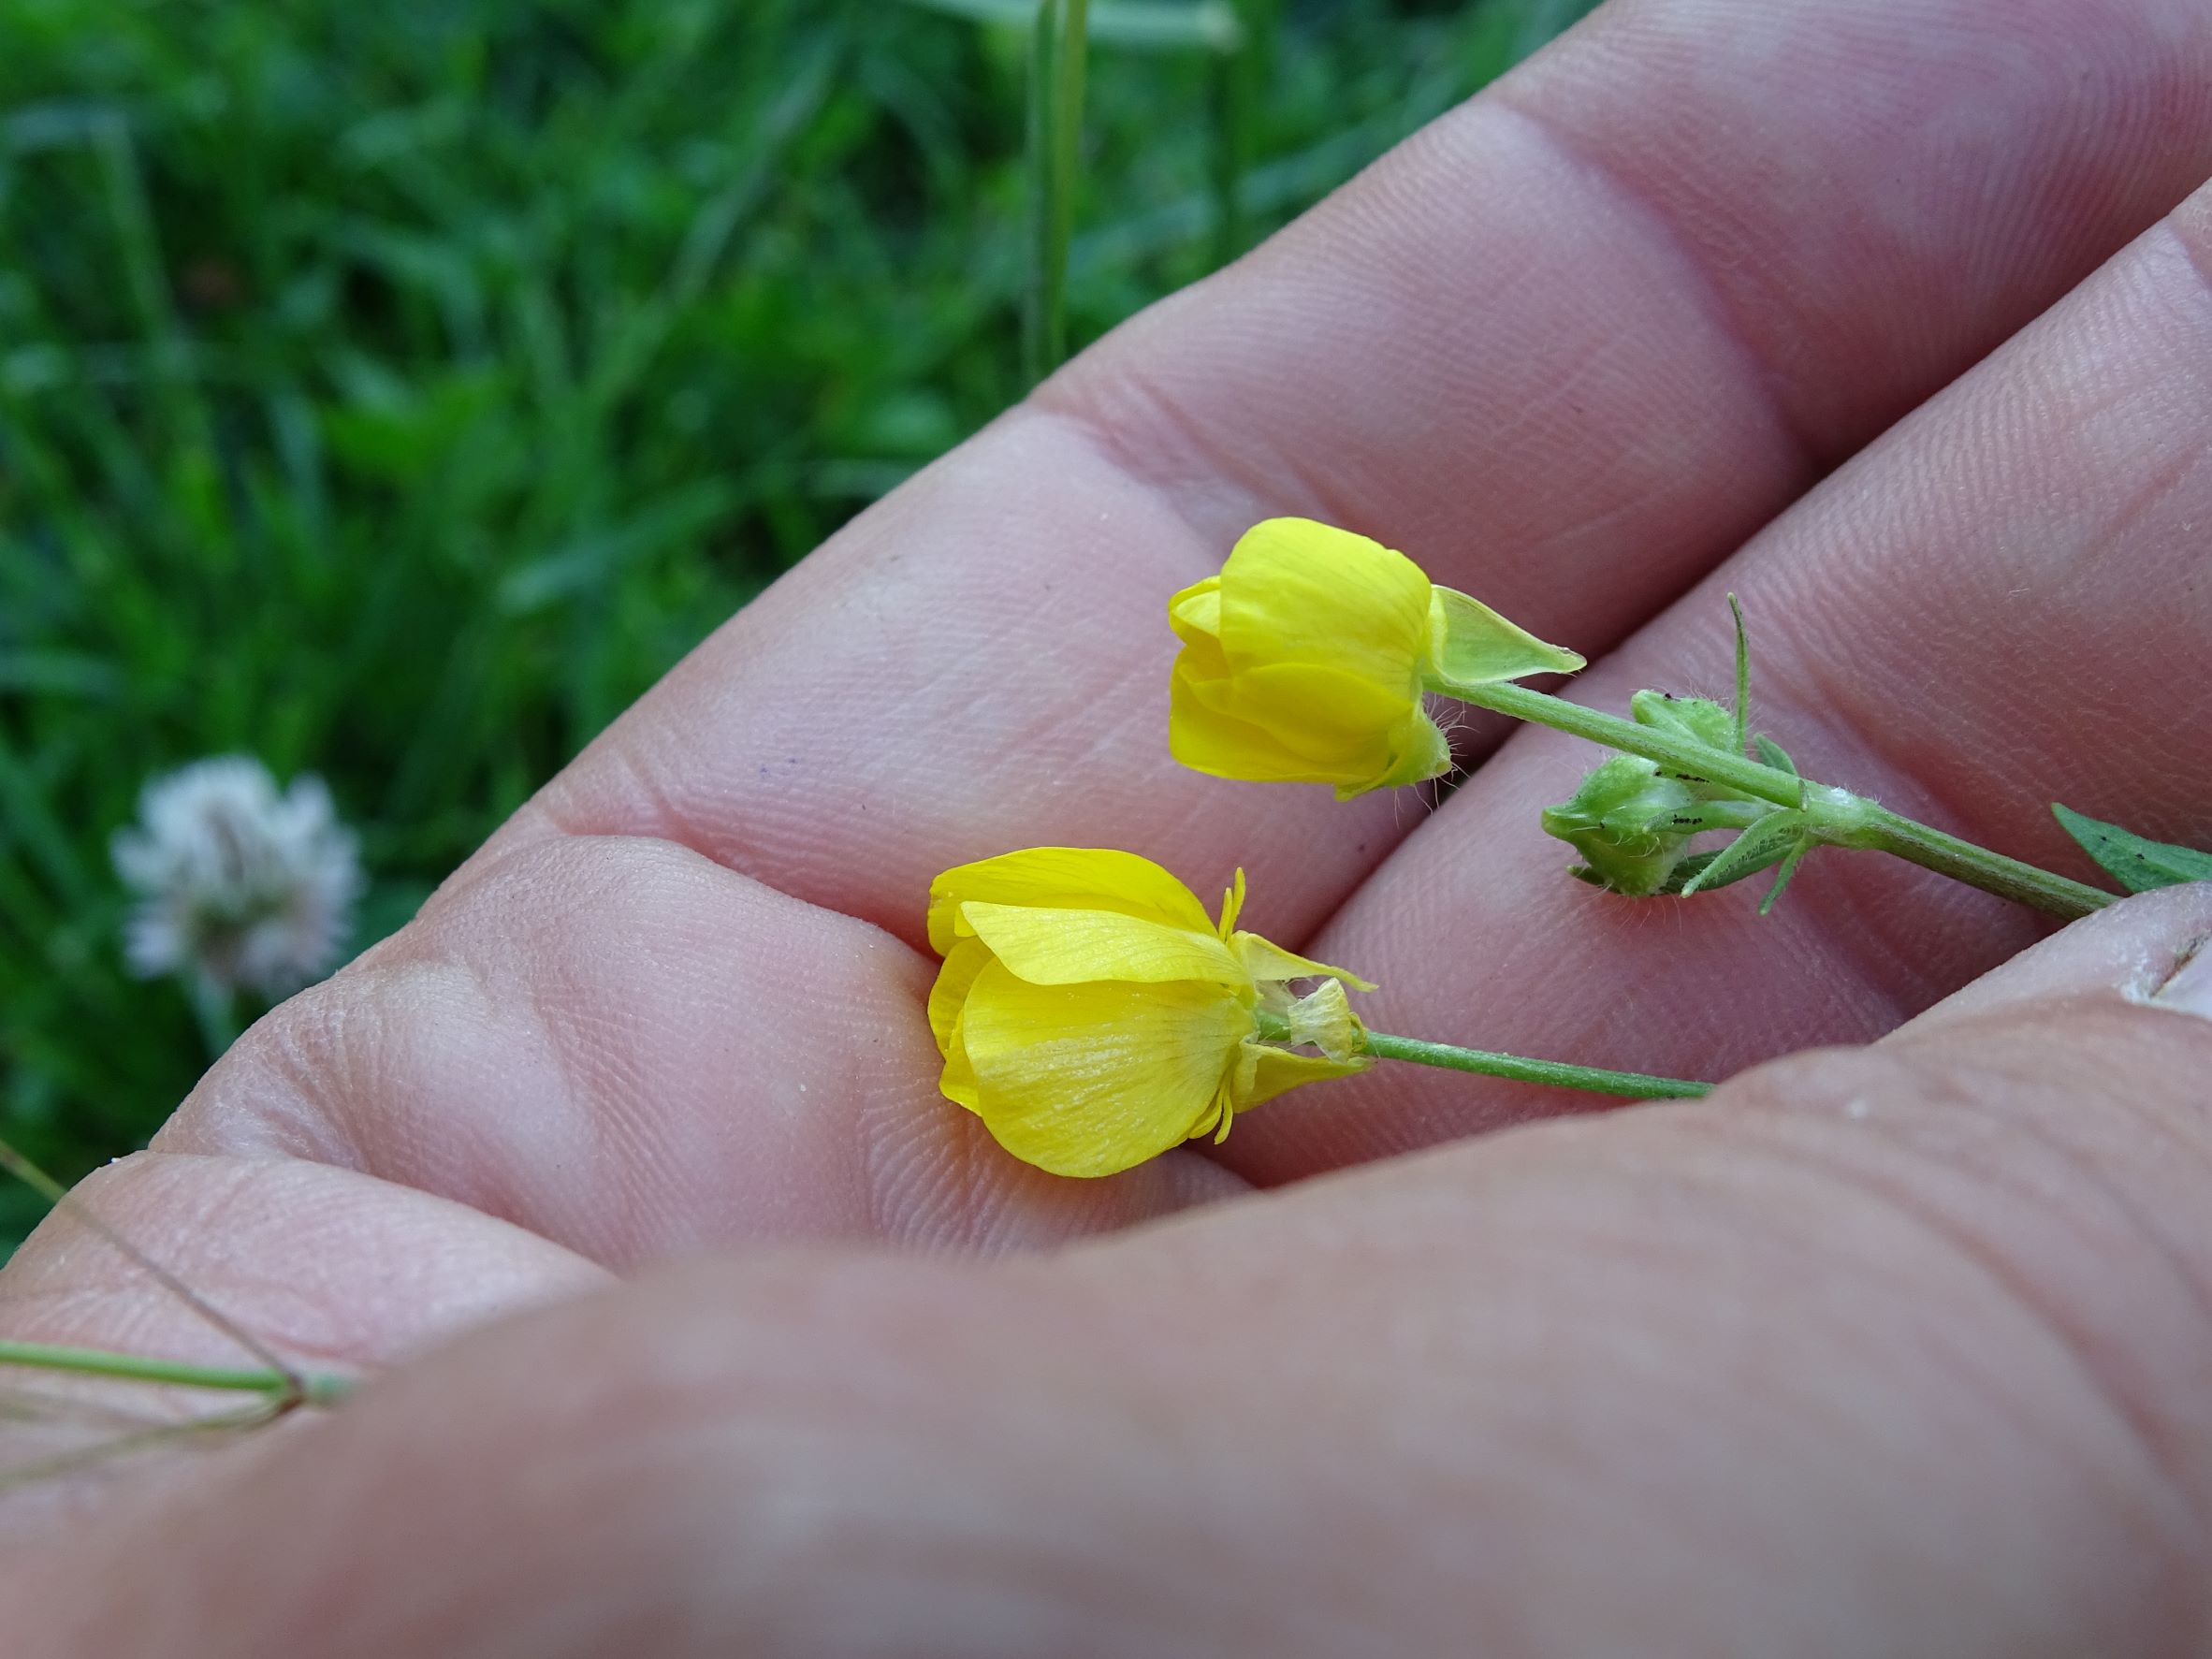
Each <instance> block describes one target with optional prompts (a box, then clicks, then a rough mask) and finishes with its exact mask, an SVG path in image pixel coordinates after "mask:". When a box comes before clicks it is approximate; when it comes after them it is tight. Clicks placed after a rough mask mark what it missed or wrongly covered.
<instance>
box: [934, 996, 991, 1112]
mask: <svg viewBox="0 0 2212 1659" xmlns="http://www.w3.org/2000/svg"><path fill="white" fill-rule="evenodd" d="M962 1024H963V1022H962V1021H960V1020H954V1021H953V1029H952V1033H951V1035H950V1036H949V1037H948V1038H947V1039H946V1041H945V1046H944V1055H945V1069H944V1070H943V1071H942V1072H941V1073H940V1074H939V1077H938V1080H937V1086H938V1090H939V1093H941V1094H942V1095H943V1096H944V1097H945V1099H948V1100H952V1101H954V1102H956V1103H957V1104H959V1105H962V1106H965V1107H967V1108H968V1111H970V1112H972V1113H975V1114H976V1115H977V1116H978V1117H981V1116H982V1094H981V1092H980V1091H979V1089H978V1087H977V1084H976V1080H975V1067H974V1065H973V1064H972V1063H971V1062H970V1061H969V1060H968V1039H967V1033H966V1032H964V1031H963V1030H962V1029H961V1026H962Z"/></svg>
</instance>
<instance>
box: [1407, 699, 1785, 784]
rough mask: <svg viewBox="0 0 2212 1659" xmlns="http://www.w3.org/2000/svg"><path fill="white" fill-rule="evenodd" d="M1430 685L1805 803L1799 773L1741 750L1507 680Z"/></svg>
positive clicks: (1684, 769)
mask: <svg viewBox="0 0 2212 1659" xmlns="http://www.w3.org/2000/svg"><path fill="white" fill-rule="evenodd" d="M1431 689H1432V690H1433V691H1442V692H1443V693H1444V694H1445V695H1446V696H1447V697H1456V698H1458V699H1459V700H1460V701H1461V702H1462V703H1467V704H1472V705H1473V706H1476V707H1477V708H1494V709H1496V710H1497V711H1498V712H1499V713H1500V714H1509V715H1511V716H1512V717H1513V718H1514V719H1515V720H1527V721H1529V722H1530V723H1532V724H1534V725H1538V726H1550V727H1551V728H1552V729H1553V730H1554V731H1560V732H1567V733H1571V734H1572V735H1575V736H1577V737H1587V738H1589V739H1590V741H1591V742H1593V743H1602V744H1604V745H1605V746H1606V747H1607V748H1608V749H1620V750H1622V751H1623V752H1624V753H1627V754H1640V755H1642V756H1643V757H1644V758H1645V759H1646V760H1652V761H1657V762H1658V763H1659V764H1661V765H1662V766H1665V767H1666V769H1667V770H1668V771H1669V772H1671V773H1674V774H1676V775H1677V776H1679V777H1682V778H1685V779H1689V780H1690V781H1691V782H1694V783H1724V784H1726V785H1727V786H1728V787H1729V788H1730V789H1733V790H1736V791H1738V792H1739V793H1743V794H1747V795H1752V796H1754V797H1756V798H1757V799H1759V800H1762V801H1772V802H1773V803H1774V804H1775V805H1776V806H1778V807H1802V806H1804V804H1805V791H1806V784H1805V780H1804V779H1802V778H1799V777H1798V776H1797V774H1795V773H1794V772H1784V771H1783V770H1782V769H1781V768H1780V767H1777V766H1763V765H1761V764H1759V763H1758V762H1757V761H1754V760H1746V759H1745V758H1743V757H1742V756H1740V755H1732V754H1728V753H1726V752H1725V751H1724V750H1722V749H1709V748H1708V747H1706V745H1704V744H1702V743H1693V742H1691V741H1690V740H1689V739H1687V738H1684V737H1676V736H1674V735H1671V734H1668V733H1666V732H1661V731H1658V730H1656V729H1655V728H1653V727H1651V726H1642V725H1638V724H1637V722H1636V721H1634V720H1623V719H1622V718H1621V717H1620V716H1619V715H1617V714H1602V713H1600V712H1599V711H1598V710H1596V709H1594V708H1584V707H1583V706H1581V705H1580V704H1579V703H1569V702H1568V701H1567V700H1566V699H1565V698H1564V697H1554V696H1551V695H1550V694H1549V693H1547V692H1544V691H1530V690H1529V689H1528V688H1527V687H1526V686H1516V685H1508V684H1498V685H1487V686H1463V685H1458V684H1455V683H1451V682H1448V681H1442V680H1439V681H1435V682H1433V684H1432V686H1431Z"/></svg>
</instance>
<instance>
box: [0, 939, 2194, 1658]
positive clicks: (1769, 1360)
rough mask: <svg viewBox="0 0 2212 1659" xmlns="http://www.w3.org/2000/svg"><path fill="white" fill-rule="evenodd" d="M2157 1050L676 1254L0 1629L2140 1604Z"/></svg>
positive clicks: (111, 1638)
mask: <svg viewBox="0 0 2212 1659" xmlns="http://www.w3.org/2000/svg"><path fill="white" fill-rule="evenodd" d="M2130 910H2131V917H2130V920H2129V921H2128V922H2127V923H2125V924H2120V925H2123V926H2129V927H2133V928H2136V929H2138V930H2139V931H2138V932H2137V935H2136V937H2137V938H2138V939H2139V940H2140V942H2141V944H2142V946H2143V948H2144V949H2145V950H2146V951H2147V953H2151V954H2154V955H2160V954H2163V955H2171V954H2173V953H2176V952H2177V951H2178V950H2179V949H2180V948H2181V946H2182V944H2183V941H2184V939H2185V938H2186V937H2187V935H2188V934H2189V933H2190V932H2192V931H2193V930H2195V929H2197V928H2200V927H2201V926H2202V925H2203V916H2202V913H2201V910H2200V911H2197V912H2190V911H2189V910H2187V907H2185V906H2176V905H2173V904H2168V905H2165V906H2163V907H2161V906H2157V905H2153V906H2143V907H2130ZM2102 937H2103V939H2107V940H2108V939H2109V938H2110V936H2109V935H2104V936H2102ZM2086 938H2088V936H2086V935H2085V939H2086ZM2055 948H2056V949H2057V950H2058V951H2059V952H2061V953H2063V952H2064V951H2065V950H2066V949H2067V947H2066V946H2065V945H2059V946H2058V947H2055ZM2055 961H2063V957H2062V956H2059V957H2053V956H2051V955H2050V954H2049V953H2046V955H2045V964H2046V966H2048V965H2050V964H2051V963H2053V962H2055ZM2200 995H2201V994H2200ZM2169 1001H2170V1002H2171V999H2169ZM2195 1006H2212V998H2207V999H2206V1000H2205V1002H2203V1003H2201V1004H2198V1005H2195ZM2207 1065H2212V1019H2207V1018H2205V1017H2204V1015H2203V1014H2202V1013H2201V1012H2192V1011H2190V1010H2189V1006H2188V1005H2183V1006H2170V1007H2169V1008H2168V1009H2164V1010H2161V1009H2154V1008H2146V1007H2144V1006H2142V1005H2141V1004H2140V1003H2139V1002H2136V1001H2134V1000H2132V999H2130V998H2129V997H2124V996H2122V995H2119V994H2117V992H2115V991H2112V990H2104V991H2086V992H2079V993H2077V994H2075V995H2074V996H2073V997H2068V998H2059V999H2055V1000H2054V999H2049V998H2040V999H2031V1000H2030V1001H2028V1002H2026V1003H2017V1002H2015V1003H2007V1004H2004V1005H2002V1006H2001V1007H1985V1008H1984V1010H1983V1011H1982V1013H1981V1015H1980V1016H1979V1017H1978V1018H1976V1019H1975V1020H1973V1021H1971V1022H1968V1021H1961V1022H1959V1023H1957V1024H1956V1025H1954V1026H1952V1027H1951V1028H1950V1029H1948V1030H1947V1031H1943V1032H1941V1033H1938V1032H1933V1031H1931V1032H1929V1033H1928V1034H1925V1035H1923V1036H1921V1037H1919V1038H1916V1039H1914V1040H1910V1041H1899V1042H1895V1043H1891V1044H1887V1045H1885V1046H1884V1047H1883V1048H1881V1049H1878V1050H1873V1051H1867V1052H1863V1053H1842V1052H1838V1053H1831V1054H1827V1055H1815V1056H1809V1057H1807V1058H1805V1059H1802V1060H1798V1061H1791V1062H1785V1063H1783V1064H1780V1065H1777V1066H1774V1067H1771V1068H1768V1069H1766V1070H1762V1071H1761V1072H1760V1073H1758V1074H1757V1075H1756V1076H1754V1077H1752V1078H1747V1079H1745V1080H1742V1081H1741V1082H1740V1083H1739V1084H1734V1085H1731V1087H1730V1088H1729V1089H1727V1090H1725V1091H1724V1092H1723V1093H1722V1094H1721V1095H1719V1096H1717V1097H1715V1098H1714V1099H1712V1100H1710V1101H1709V1102H1703V1103H1699V1104H1696V1105H1692V1106H1669V1107H1652V1108H1645V1109H1640V1110H1637V1111H1632V1112H1628V1113H1622V1114H1619V1115H1617V1116H1615V1117H1613V1118H1611V1119H1609V1120H1607V1121H1604V1122H1600V1123H1589V1122H1581V1123H1565V1124H1557V1123H1555V1124H1548V1125H1543V1126H1538V1127H1535V1128H1529V1129H1525V1130H1522V1131H1520V1132H1517V1133H1514V1134H1511V1135H1506V1136H1499V1137H1494V1138H1492V1139H1490V1140H1488V1141H1486V1142H1481V1143H1479V1144H1477V1145H1472V1146H1460V1147H1454V1148H1450V1149H1447V1150H1444V1151H1441V1152H1437V1153H1433V1154H1431V1155H1428V1156H1427V1157H1422V1158H1420V1159H1418V1160H1409V1161H1407V1162H1404V1163H1401V1164H1398V1165H1395V1166H1392V1167H1390V1168H1387V1169H1378V1170H1374V1171H1363V1172H1361V1173H1360V1174H1357V1175H1353V1176H1349V1177H1346V1178H1344V1179H1342V1180H1338V1181H1332V1182H1329V1183H1322V1184H1315V1185H1312V1186H1305V1187H1302V1188H1301V1189H1299V1190H1297V1191H1296V1192H1292V1193H1286V1194H1278V1195H1272V1196H1270V1197H1268V1198H1266V1199H1264V1200H1260V1201H1254V1202H1251V1203H1246V1204H1240V1205H1233V1206H1224V1207H1222V1208H1219V1209H1215V1210H1213V1211H1209V1212H1207V1213H1205V1214H1203V1215H1198V1216H1194V1217H1191V1218H1189V1219H1187V1220H1185V1221H1182V1222H1179V1223H1176V1224H1173V1225H1171V1226H1167V1227H1162V1228H1157V1229H1147V1230H1140V1231H1136V1232H1132V1233H1129V1234H1126V1235H1123V1236H1122V1237H1119V1238H1117V1239H1114V1240H1111V1241H1105V1242H1101V1243H1099V1244H1093V1245H1089V1246H1086V1247H1085V1248H1084V1249H1083V1250H1081V1251H1078V1252H1074V1253H1071V1254H1070V1255H1069V1256H1067V1257H1066V1258H1064V1259H1059V1260H1056V1261H1032V1262H1028V1263H1025V1264H1022V1265H1020V1266H1018V1267H1008V1268H1000V1269H996V1270H991V1271H982V1270H967V1271H956V1270H952V1269H948V1268H946V1267H942V1266H926V1265H924V1264H919V1263H913V1262H896V1261H890V1260H885V1259H808V1260H798V1259H793V1260H785V1261H783V1262H780V1263H755V1264H753V1265H751V1266H748V1267H708V1268H702V1269H699V1270H696V1271H694V1272H692V1273H687V1274H683V1275H677V1276H672V1277H667V1278H663V1279H661V1280H659V1281H657V1282H655V1283H652V1284H648V1285H644V1286H639V1287H635V1288H629V1289H626V1290H624V1291H622V1292H620V1293H618V1294H616V1295H612V1296H609V1297H604V1298H598V1299H594V1300H592V1301H591V1302H584V1303H575V1304H572V1305H570V1306H568V1307H566V1308H562V1309H558V1310H553V1311H551V1312H549V1313H547V1314H544V1315H540V1316H536V1317H531V1318H530V1319H527V1320H523V1321H518V1322H516V1323H514V1324H510V1325H508V1326H506V1327H504V1328H502V1330H500V1331H497V1332H488V1333H486V1334H485V1335H484V1336H483V1337H481V1338H479V1339H477V1340H474V1341H472V1342H470V1343H466V1344H463V1345H460V1346H457V1347H456V1348H455V1349H453V1350H451V1351H450V1352H449V1353H447V1354H446V1355H444V1356H443V1357H440V1358H439V1359H437V1360H435V1361H431V1362H429V1363H426V1364H425V1365H424V1366H422V1367H421V1368H419V1369H418V1370H417V1371H415V1372H414V1373H413V1374H410V1375H403V1376H400V1377H396V1378H394V1379H392V1382H391V1383H390V1385H389V1386H388V1387H386V1388H384V1389H381V1390H378V1391H377V1392H376V1393H374V1394H372V1395H371V1397H369V1398H367V1399H365V1400H363V1401H362V1402H360V1404H359V1405H358V1407H357V1409H356V1410H352V1411H349V1412H347V1413H346V1414H344V1415H343V1416H342V1417H341V1418H340V1419H338V1420H336V1421H334V1422H332V1423H330V1424H328V1425H327V1428H326V1430H325V1432H324V1433H321V1434H320V1435H319V1436H317V1437H316V1439H315V1440H313V1442H309V1441H306V1440H301V1441H297V1442H295V1443H293V1444H292V1445H290V1446H286V1447H283V1448H277V1450H276V1452H275V1453H274V1454H272V1455H271V1456H270V1457H269V1459H268V1460H267V1461H266V1462H265V1463H263V1464H262V1465H261V1466H259V1467H257V1468H255V1469H253V1470H250V1471H241V1472H239V1473H238V1474H237V1475H236V1476H235V1477H234V1478H232V1479H231V1480H230V1481H228V1482H227V1483H226V1485H225V1487H224V1488H223V1489H222V1490H221V1491H220V1492H203V1493H201V1494H199V1496H198V1498H197V1501H196V1508H195V1510H194V1511H193V1514H194V1521H195V1524H193V1525H191V1526H189V1527H183V1526H180V1525H179V1524H177V1519H176V1515H175V1512H174V1511H171V1512H168V1513H164V1512H162V1511H160V1510H155V1511H153V1512H151V1513H148V1514H145V1515H142V1516H139V1517H137V1518H134V1519H133V1520H132V1521H130V1523H129V1524H127V1525H117V1526H112V1527H109V1528H106V1529H103V1531H102V1532H101V1534H100V1535H98V1536H96V1537H95V1538H92V1539H88V1540H85V1541H84V1542H83V1544H82V1545H81V1546H80V1548H79V1549H78V1550H76V1551H75V1552H74V1553H73V1554H71V1555H70V1556H68V1557H67V1558H65V1559H55V1558H53V1557H51V1556H50V1557H48V1558H47V1559H44V1560H41V1561H37V1562H35V1563H31V1564H23V1563H12V1564H9V1570H8V1571H7V1573H6V1574H5V1576H0V1615H5V1617H6V1618H7V1624H8V1628H9V1629H10V1630H11V1631H13V1632H17V1633H19V1634H18V1640H19V1643H20V1645H21V1651H22V1653H23V1654H24V1656H25V1659H45V1656H47V1655H60V1654H64V1653H72V1654H73V1653H79V1652H100V1653H102V1654H109V1655H114V1656H115V1659H129V1656H130V1655H134V1654H138V1653H152V1652H160V1653H162V1654H163V1655H165V1656H166V1659H191V1656H193V1655H196V1654H201V1653H214V1652H221V1653H223V1654H224V1655H226V1659H257V1656H259V1655H264V1654H267V1655H272V1656H273V1655H276V1654H280V1653H289V1652H296V1651H297V1650H298V1640H299V1633H300V1632H301V1631H302V1630H305V1629H308V1628H311V1627H312V1628H313V1631H314V1632H315V1637H316V1651H317V1652H320V1653H324V1654H327V1655H328V1656H329V1659H349V1656H350V1655H354V1654H364V1655H366V1654H371V1653H378V1654H381V1653H386V1652H438V1653H441V1654H447V1655H452V1656H454V1659H464V1656H466V1655H472V1654H478V1653H484V1654H489V1653H493V1652H513V1651H515V1650H516V1649H517V1646H518V1645H519V1646H523V1647H527V1648H528V1650H529V1651H530V1652H533V1653H538V1654H543V1655H546V1659H561V1656H563V1655H569V1654H574V1655H578V1656H579V1659H580V1656H581V1655H584V1654H589V1653H600V1652H645V1651H649V1652H656V1653H660V1654H664V1655H668V1656H669V1659H681V1656H683V1655H687V1654H693V1653H696V1654H701V1655H705V1654H709V1653H718V1654H719V1653H724V1652H747V1653H755V1654H760V1655H763V1656H764V1659H772V1656H774V1655H779V1654H787V1653H788V1654H800V1653H819V1652H840V1653H855V1654H864V1653H866V1654H873V1653H883V1654H890V1653H915V1652H957V1653H961V1654H964V1655H970V1656H972V1659H993V1656H995V1655H1001V1654H1004V1655H1010V1656H1011V1655H1017V1654H1018V1655H1028V1654H1034V1653H1039V1652H1099V1653H1146V1654H1151V1653H1176V1654H1183V1655H1191V1656H1200V1655H1215V1654H1219V1655H1229V1654H1238V1653H1250V1652H1268V1653H1275V1654H1283V1655H1287V1656H1290V1659H1297V1656H1301V1655H1308V1654H1311V1655H1317V1656H1318V1655H1334V1654H1341V1653H1346V1652H1459V1651H1462V1650H1463V1648H1464V1647H1465V1637H1466V1633H1467V1632H1468V1631H1470V1630H1479V1631H1481V1632H1483V1633H1484V1637H1483V1641H1484V1646H1485V1650H1486V1651H1489V1652H1497V1653H1500V1654H1531V1655H1534V1654H1568V1653H1573V1654H1580V1653H1604V1652H1636V1653H1638V1654H1647V1655H1651V1656H1652V1659H1670V1656H1673V1655H1683V1656H1693V1655H1694V1656H1695V1659H1710V1656H1711V1655H1716V1654H1745V1655H1751V1654H1770V1653H1790V1654H1795V1655H1802V1656H1804V1659H1823V1656H1826V1655H1835V1656H1836V1659H1843V1656H1845V1655H1858V1654H1864V1653H1869V1652H1884V1653H1914V1654H1917V1653H1928V1654H1938V1653H1940V1654H1943V1655H1945V1656H1946V1659H1977V1656H1984V1655H1986V1656H1988V1659H1999V1656H2001V1659H2039V1656H2045V1655H2047V1656H2050V1659H2074V1655H2078V1654H2082V1653H2098V1654H2106V1655H2112V1656H2114V1659H2130V1656H2140V1659H2152V1656H2154V1655H2161V1654H2167V1653H2181V1652H2197V1651H2200V1650H2202V1649H2203V1648H2204V1647H2205V1645H2206V1644H2207V1643H2208V1642H2212V1600H2207V1597H2206V1594H2205V1580H2204V1575H2203V1571H2202V1564H2203V1562H2204V1559H2205V1553H2206V1551H2207V1550H2212V1521H2208V1520H2207V1517H2208V1516H2212V1394H2207V1391H2206V1390H2205V1388H2204V1387H2203V1378H2204V1377H2205V1375H2206V1372H2207V1368H2212V1319H2208V1318H2207V1316H2206V1312H2205V1310H2206V1307H2207V1306H2208V1305H2212V1227H2208V1226H2207V1225H2206V1216H2207V1214H2208V1212H2207V1209H2206V1206H2205V1193H2206V1191H2207V1190H2212V1121H2208V1120H2207V1117H2206V1114H2205V1102H2204V1096H2203V1090H2202V1087H2201V1079H2202V1077H2203V1075H2204V1071H2205V1067H2206V1066H2207ZM271 1517H281V1518H283V1521H284V1525H283V1526H282V1527H281V1528H272V1527H271V1525H270V1518H271ZM241 1559H251V1560H252V1561H253V1562H254V1564H255V1594H254V1595H253V1596H252V1597H251V1598H250V1599H247V1600H246V1601H244V1602H243V1604H242V1605H241V1603H240V1598H238V1597H235V1596H226V1595H223V1594H220V1591H219V1589H218V1588H217V1587H219V1586H221V1585H222V1584H224V1583H225V1582H226V1578H225V1573H224V1570H223V1569H224V1568H225V1566H226V1564H233V1563H235V1562H237V1561H239V1560H241ZM1685 1587H1688V1588H1685Z"/></svg>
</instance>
